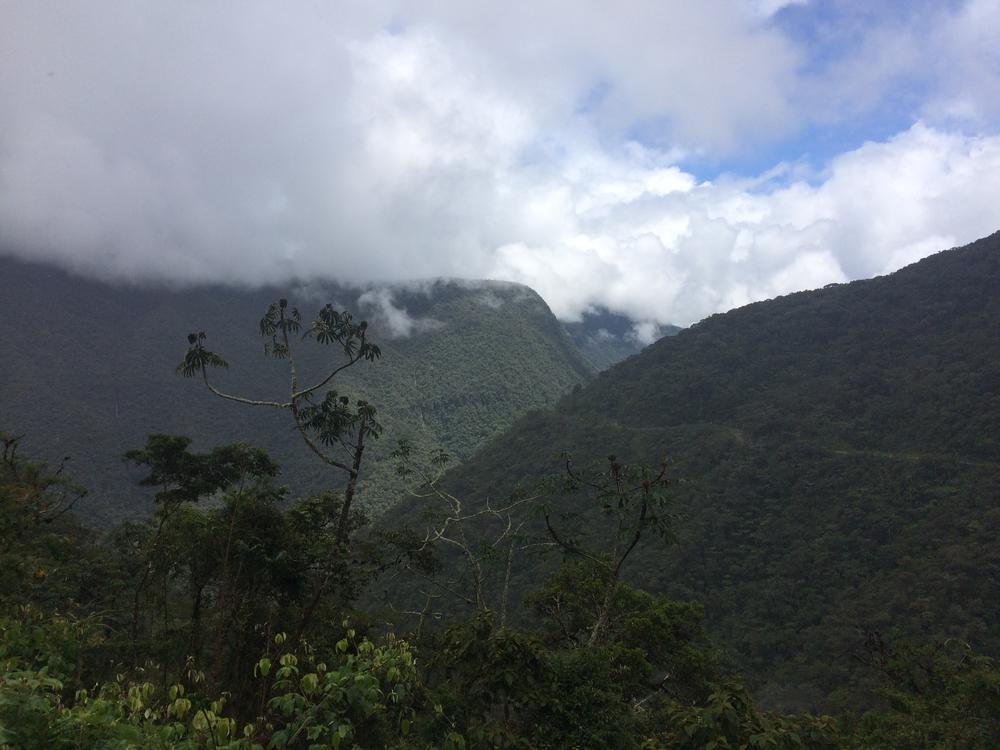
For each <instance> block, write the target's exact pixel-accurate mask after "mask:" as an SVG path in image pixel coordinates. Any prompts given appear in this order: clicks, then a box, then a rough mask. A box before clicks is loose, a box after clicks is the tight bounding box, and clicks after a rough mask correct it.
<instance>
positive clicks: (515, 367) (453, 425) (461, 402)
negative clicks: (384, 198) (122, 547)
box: [0, 259, 591, 524]
mask: <svg viewBox="0 0 1000 750" xmlns="http://www.w3.org/2000/svg"><path fill="white" fill-rule="evenodd" d="M0 279H2V282H0V289H2V295H3V300H4V312H5V315H6V326H5V332H4V335H3V336H2V337H0V381H2V383H3V388H2V391H0V429H5V430H8V431H11V432H18V433H26V435H27V438H26V440H25V444H26V448H27V449H30V450H31V451H32V452H33V453H35V454H36V455H42V456H48V457H50V458H60V457H62V456H63V455H69V456H71V457H72V462H71V464H70V469H71V471H72V473H73V475H74V477H76V479H77V480H79V481H80V482H82V483H83V484H85V485H86V486H88V487H89V488H90V490H91V494H90V496H89V497H88V498H87V499H86V501H85V503H84V505H82V506H81V509H80V510H81V513H80V515H81V517H82V518H83V519H84V520H85V521H87V522H93V523H101V524H103V523H107V522H109V521H111V520H113V519H115V518H119V517H122V516H128V515H135V514H139V513H142V512H144V511H145V510H146V509H148V499H147V496H146V494H144V493H143V492H141V491H140V490H139V489H138V488H137V487H136V486H135V479H136V476H137V472H135V471H134V470H130V469H129V468H128V467H127V466H125V465H124V464H123V463H122V461H121V459H120V457H121V455H122V453H123V452H124V451H126V450H128V449H130V448H134V447H139V446H141V445H142V444H143V443H144V441H145V436H146V434H147V433H150V432H167V433H180V434H186V435H189V436H191V437H193V438H195V440H196V444H197V445H200V446H202V447H208V446H211V445H214V444H219V443H228V442H235V441H239V440H246V441H250V442H253V443H256V444H258V445H261V446H263V447H266V448H269V449H271V450H272V451H273V452H274V455H275V456H276V458H277V459H278V460H279V462H280V463H281V465H282V467H283V470H284V471H283V474H282V479H281V481H283V482H287V483H290V484H291V485H292V486H293V487H294V488H295V489H296V490H307V489H316V488H323V487H328V486H330V484H331V481H333V480H332V478H331V476H330V475H329V474H326V473H325V472H324V469H323V467H322V466H321V465H319V464H318V463H317V462H316V461H315V460H314V459H313V457H312V456H311V455H309V454H308V452H307V451H306V449H305V448H304V447H303V446H302V445H301V444H300V442H299V440H298V438H297V436H296V435H294V434H293V432H292V429H291V422H290V421H289V419H288V415H287V414H285V413H274V412H271V411H267V410H261V409H253V408H247V407H242V406H240V405H238V404H232V403H228V402H223V401H221V400H219V399H217V398H214V397H212V396H211V395H210V394H208V393H207V392H206V390H205V389H204V388H203V387H202V386H201V384H200V383H198V382H193V381H186V380H183V379H181V378H179V377H177V376H176V375H175V374H174V368H175V366H176V365H177V363H178V361H179V360H180V358H181V355H182V354H183V352H184V349H185V347H186V342H185V336H186V335H187V333H188V332H190V331H205V332H206V333H207V334H208V336H209V338H208V344H209V346H210V347H212V348H213V349H214V350H216V351H218V352H219V353H220V354H222V355H223V356H225V357H226V358H227V359H228V360H229V362H230V364H231V369H230V370H229V371H228V372H224V373H220V374H219V382H220V383H221V384H223V385H224V386H225V387H226V388H227V389H230V390H233V391H237V392H241V393H246V394H248V395H251V396H254V397H265V396H278V395H280V394H282V393H285V394H286V395H287V370H286V369H285V366H284V363H282V362H277V361H274V360H266V359H264V357H263V356H262V342H261V339H260V338H259V336H258V335H257V321H259V319H260V317H261V315H262V314H263V312H264V310H265V309H266V307H267V304H268V303H270V302H271V301H274V300H275V299H277V298H278V297H282V296H287V297H288V298H289V299H290V301H291V303H292V304H295V305H298V306H299V307H300V308H301V310H302V314H303V316H304V317H305V318H306V319H307V320H311V319H312V317H313V316H314V315H315V314H316V312H317V311H318V309H319V308H320V307H321V306H322V305H323V304H324V303H326V302H328V301H332V302H334V303H336V304H337V306H338V307H341V308H346V309H350V310H351V311H352V312H354V313H355V315H356V317H357V318H359V319H361V318H367V319H369V320H370V321H371V322H372V335H371V338H372V340H373V341H375V342H376V343H378V344H379V345H380V346H381V347H382V352H383V356H382V359H381V360H380V361H378V362H376V363H374V364H367V363H364V364H361V365H358V366H356V367H354V368H352V369H351V370H348V371H345V372H344V374H343V376H338V378H337V382H336V384H335V386H336V387H337V389H338V390H339V391H340V392H342V393H346V394H350V395H352V396H359V397H363V398H367V399H369V400H370V401H371V402H372V403H373V404H375V405H376V407H377V408H378V409H379V415H380V420H381V421H382V423H383V425H384V427H385V433H384V435H383V437H382V439H381V440H380V441H379V443H378V444H377V446H376V448H375V450H374V454H373V456H371V457H372V458H374V459H375V461H374V463H372V462H369V463H368V467H367V468H368V471H367V475H368V476H369V477H370V478H371V480H372V481H370V482H369V483H368V485H367V487H366V488H365V494H364V498H365V500H366V502H367V503H368V506H369V508H371V509H372V510H373V511H376V512H377V511H379V510H381V509H384V507H386V506H387V504H389V503H390V502H392V501H393V500H394V498H395V497H396V494H397V491H396V487H395V484H394V483H395V477H394V474H393V471H392V468H391V467H390V466H389V465H388V464H387V463H380V461H379V458H380V457H381V456H384V455H385V454H386V453H387V452H388V451H389V450H391V448H392V446H393V445H394V444H395V442H396V440H397V439H399V438H401V437H407V438H409V439H411V440H413V441H415V442H416V443H417V444H418V445H430V444H436V445H442V446H444V447H445V448H446V449H447V450H449V451H450V452H452V453H453V454H455V455H457V456H458V457H460V458H464V457H465V456H467V455H468V454H469V453H471V451H472V450H473V448H475V447H476V446H477V445H479V444H480V443H482V442H483V441H484V440H485V439H487V438H489V437H490V436H492V435H495V434H497V433H498V432H499V431H501V430H502V429H504V428H505V427H507V426H508V425H509V424H510V423H511V422H512V421H513V420H514V419H515V418H516V417H517V416H519V415H521V414H523V413H524V412H526V411H527V410H529V409H531V408H537V407H540V406H544V405H548V404H551V403H552V402H553V401H554V400H555V399H556V398H557V397H558V396H559V395H560V394H562V393H564V392H566V391H567V390H568V389H570V388H571V387H572V386H574V385H576V384H579V383H582V382H584V381H585V380H586V379H587V378H589V377H590V373H591V368H590V366H589V364H588V363H587V362H586V361H585V360H584V359H583V357H582V355H581V354H580V352H579V351H578V350H577V349H576V347H575V346H574V345H573V343H572V341H571V340H570V338H569V336H568V335H567V334H566V333H565V331H564V330H563V328H562V326H561V325H560V323H559V322H558V321H557V320H556V319H555V318H554V317H553V316H552V313H551V312H550V311H549V309H548V307H547V306H546V305H545V303H544V302H543V301H542V300H541V298H540V297H538V295H537V294H535V293H534V292H533V291H531V290H530V289H528V288H526V287H522V286H518V285H513V284H499V283H459V282H446V281H438V282H428V283H425V284H422V285H419V286H413V287H409V288H395V289H376V290H368V291H366V292H362V291H359V290H351V289H346V288H342V287H336V286H331V285H325V286H322V285H321V286H316V285H314V284H311V285H303V286H301V287H300V288H299V289H297V290H276V289H263V290H256V291H236V290H232V289H223V288H211V289H195V290H186V291H170V290H167V289H163V288H158V289H157V288H138V287H135V288H119V287H112V286H108V285H104V284H100V283H96V282H92V281H86V280H83V279H80V278H75V277H72V276H69V275H67V274H65V273H62V272H60V271H55V270H52V269H49V268H45V267H41V266H35V265H29V264H24V263H19V262H15V261H12V260H6V259H0ZM324 351H326V352H329V350H323V349H322V348H320V347H318V346H317V345H315V344H314V343H313V342H303V344H302V345H301V349H300V352H301V355H300V356H301V358H302V360H303V363H304V365H305V367H304V369H305V371H306V372H307V373H308V372H312V373H316V374H318V373H319V372H320V371H321V365H322V360H321V358H320V355H321V354H322V353H323V352H324ZM327 356H329V353H328V354H327Z"/></svg>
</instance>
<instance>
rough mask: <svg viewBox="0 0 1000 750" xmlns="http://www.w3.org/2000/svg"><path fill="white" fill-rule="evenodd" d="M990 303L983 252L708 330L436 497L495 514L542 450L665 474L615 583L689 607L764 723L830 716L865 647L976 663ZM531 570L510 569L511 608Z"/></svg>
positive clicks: (987, 522)
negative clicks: (928, 651) (958, 642)
mask: <svg viewBox="0 0 1000 750" xmlns="http://www.w3.org/2000/svg"><path fill="white" fill-rule="evenodd" d="M998 290H1000V233H998V234H994V235H992V236H990V237H987V238H984V239H982V240H980V241H978V242H975V243H972V244H971V245H968V246H966V247H963V248H959V249H954V250H950V251H947V252H942V253H939V254H937V255H934V256H932V257H929V258H927V259H925V260H923V261H920V262H919V263H916V264H914V265H912V266H909V267H907V268H904V269H902V270H900V271H898V272H896V273H894V274H891V275H888V276H885V277H880V278H875V279H872V280H868V281H859V282H854V283H851V284H842V285H835V286H831V287H829V288H825V289H821V290H816V291H812V292H802V293H798V294H792V295H788V296H786V297H781V298H778V299H775V300H771V301H768V302H761V303H756V304H752V305H749V306H747V307H744V308H741V309H738V310H734V311H732V312H729V313H726V314H721V315H715V316H712V317H710V318H708V319H706V320H704V321H702V322H700V323H698V324H696V325H694V326H692V327H691V328H689V329H687V330H684V331H682V332H681V333H679V334H678V335H677V336H674V337H670V338H665V339H662V340H660V341H658V342H656V343H654V344H653V345H651V346H650V347H648V348H647V349H646V350H645V351H644V352H642V353H641V354H639V355H638V356H635V357H632V358H630V359H628V360H626V361H624V362H623V363H621V364H619V365H617V366H615V367H613V368H611V369H610V370H608V371H606V372H604V373H601V374H600V375H599V376H598V377H597V378H596V379H595V380H594V381H593V382H592V383H590V384H589V385H587V386H585V387H583V388H582V389H579V390H577V391H575V392H574V393H572V394H570V395H568V396H566V397H565V398H563V399H562V400H561V401H560V402H559V403H558V405H557V406H556V407H555V408H554V409H553V410H551V411H540V412H533V413H532V414H530V415H528V416H526V417H525V418H523V419H521V420H520V421H519V422H518V423H516V424H515V425H514V427H512V428H511V430H509V431H508V432H507V433H505V434H504V435H502V436H501V437H499V438H497V439H495V440H493V441H492V442H490V443H488V444H487V445H486V446H485V447H484V448H483V449H481V450H480V451H479V453H477V455H476V456H475V457H473V458H472V459H471V460H469V461H468V462H466V463H465V464H463V465H462V466H461V467H458V468H457V469H456V470H454V471H453V472H452V473H451V474H450V475H449V476H448V477H446V486H447V487H448V489H449V490H451V491H453V492H455V493H456V494H458V495H460V496H462V497H465V498H468V501H469V502H475V500H474V499H475V498H482V497H484V496H486V495H488V494H489V495H492V496H493V497H497V496H500V495H502V494H503V493H504V492H505V491H506V490H509V489H510V488H511V487H512V486H513V484H514V482H515V479H521V480H523V481H525V482H526V483H528V484H530V478H531V477H537V476H540V475H542V474H545V473H549V472H552V471H557V470H558V464H557V462H556V461H555V460H554V458H553V457H554V454H555V453H556V452H558V451H560V450H568V451H571V452H572V453H573V454H574V455H575V456H576V458H577V460H578V461H584V460H585V459H596V458H599V457H602V456H604V455H607V454H608V453H614V454H616V455H617V456H619V457H620V458H621V459H622V460H642V461H646V462H656V461H658V460H659V459H660V458H661V457H664V456H665V457H666V459H667V460H668V462H669V470H670V475H671V477H672V479H673V485H674V492H675V504H674V510H675V512H677V513H678V514H679V519H678V521H677V525H676V529H677V535H678V542H677V544H676V545H674V546H672V547H671V548H670V549H668V550H667V551H666V552H662V551H657V550H656V549H654V548H644V549H642V550H639V551H637V553H636V559H635V560H634V561H630V571H631V572H630V573H629V577H630V580H631V581H632V582H633V583H635V584H637V585H639V586H641V587H643V588H645V589H647V590H651V591H658V592H665V593H667V594H669V595H671V596H675V597H679V598H690V599H695V600H699V601H702V602H703V603H704V604H705V606H706V620H707V622H708V623H709V626H710V627H711V628H713V629H714V630H715V632H716V633H717V634H718V635H719V636H721V638H722V640H723V642H724V643H725V644H726V645H727V647H728V648H729V649H730V650H731V653H732V654H733V656H734V658H736V659H737V660H738V662H739V663H740V665H741V667H743V668H744V669H745V670H746V672H747V673H749V674H750V675H751V676H752V678H753V679H754V681H755V684H756V686H757V689H758V693H759V694H760V695H761V696H762V697H764V698H765V699H766V700H768V701H769V702H771V703H773V704H777V705H784V706H796V707H816V706H821V705H827V701H828V700H833V701H836V699H837V693H836V692H835V691H836V690H838V689H839V688H841V687H843V686H844V685H846V684H848V683H850V681H851V680H853V679H854V675H855V670H854V656H855V655H856V652H857V649H858V648H859V647H860V644H861V643H863V641H864V638H865V634H866V633H871V632H876V631H877V632H885V631H887V630H889V629H892V628H896V627H898V628H902V629H904V630H907V631H910V632H920V633H933V634H938V635H951V636H959V637H962V638H965V639H968V640H969V641H971V642H972V643H973V644H976V645H979V646H981V647H983V648H985V649H986V650H987V652H988V653H994V654H996V653H998V652H1000V618H998V617H997V611H996V602H997V601H1000V551H998V548H997V546H996V543H995V529H996V528H998V527H1000V293H998ZM543 569H544V566H538V565H537V564H535V563H534V562H532V563H530V564H528V563H525V564H524V565H523V566H522V568H521V569H520V571H519V574H518V575H519V578H518V581H517V585H518V587H519V590H520V591H526V590H530V589H531V588H533V587H534V586H535V585H536V584H537V581H538V579H539V578H540V577H541V575H542V574H543ZM831 691H834V692H833V693H832V694H831Z"/></svg>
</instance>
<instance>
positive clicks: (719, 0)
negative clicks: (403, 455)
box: [0, 0, 1000, 330]
mask: <svg viewBox="0 0 1000 750" xmlns="http://www.w3.org/2000/svg"><path fill="white" fill-rule="evenodd" d="M785 6H792V7H790V8H789V11H796V12H798V11H800V10H802V4H801V3H797V2H792V3H789V2H780V1H779V0H753V1H751V0H732V2H729V1H727V0H706V2H702V3H687V2H679V1H678V2H653V0H635V1H634V2H629V3H626V4H625V5H624V6H622V7H620V8H619V9H617V10H616V12H615V13H609V12H608V10H607V6H606V5H605V4H603V3H597V2H593V3H591V2H584V3H579V2H569V0H547V1H543V2H538V3H532V4H530V5H526V4H514V5H511V6H508V7H501V6H489V5H486V6H478V5H473V4H467V3H455V4H449V3H444V2H436V1H434V0H426V1H425V2H406V3H402V2H399V3H395V2H392V1H391V0H387V2H383V3H370V4H363V5H362V4H356V5H344V6H340V7H337V8H333V6H328V5H325V4H306V3H294V4H285V5H282V6H280V7H279V6H276V5H274V4H271V3H264V2H241V3H235V2H234V3H211V4H197V3H182V4H169V5H164V4H159V3H152V2H149V3H142V2H120V3H117V2H108V3H101V4H96V5H95V4H92V3H85V2H70V3H63V2H59V3H57V2H54V1H50V0H36V1H35V2H32V3H24V4H7V5H4V6H3V10H2V14H3V19H2V20H3V23H0V49H4V50H5V53H6V56H5V61H4V64H3V65H2V66H0V101H2V102H3V105H2V106H0V252H3V253H11V254H15V255H19V256H25V257H31V258H39V259H47V260H54V261H56V262H60V263H62V264H64V265H67V266H70V267H72V268H75V269H77V270H80V271H83V272H86V273H90V274H94V275H101V276H104V277H109V278H117V279H123V278H124V279H145V278H158V279H170V280H175V281H178V282H182V283H185V282H198V281H231V282H235V283H250V284H253V283H260V282H264V281H282V280H285V279H289V278H298V279H303V278H310V277H336V278H339V279H340V280H343V281H348V282H387V281H399V280H405V279H411V278H427V277H432V276H439V275H444V276H452V277H465V278H476V277H493V278H500V279H510V280H515V281H519V282H522V283H526V284H529V285H530V286H532V287H534V288H536V289H537V290H538V291H539V292H540V293H541V294H542V295H543V296H544V297H545V298H546V299H547V300H548V301H549V303H550V304H551V305H552V307H553V309H554V310H555V311H556V312H557V314H559V315H561V316H563V317H566V318H573V317H575V316H578V315H580V314H581V312H582V311H583V310H585V309H586V308H587V307H588V306H592V305H603V306H607V307H609V308H611V309H613V310H616V311H620V312H624V313H627V314H629V315H631V316H632V317H634V318H635V319H636V320H639V321H646V322H647V323H648V324H649V326H652V325H653V324H655V323H690V322H692V321H693V320H696V319H698V318H700V317H702V316H704V315H706V314H709V313H712V312H715V311H718V310H722V309H727V308H729V307H732V306H734V305H738V304H742V303H745V302H748V301H751V300H755V299H761V298H764V297H770V296H773V295H775V294H782V293H786V292H790V291H793V290H796V289H801V288H807V287H812V286H819V285H822V284H825V283H829V282H831V281H841V280H844V279H848V278H858V277H862V276H868V275H872V274H874V273H879V272H882V271H885V270H890V269H892V268H895V267H898V266H899V265H902V264H903V263H905V262H908V261H910V260H914V259H916V258H918V257H921V256H922V255H925V254H927V253H928V252H932V251H934V250H938V249H941V248H943V247H947V246H949V245H953V244H957V243H960V242H964V241H967V240H971V239H974V238H975V237H977V236H980V235H983V234H986V233H988V232H990V231H993V230H995V229H997V228H998V227H1000V211H998V209H997V201H996V200H995V196H996V195H997V194H998V191H997V188H998V179H1000V177H998V175H1000V168H998V167H1000V156H998V151H1000V141H998V139H997V137H996V136H993V135H991V132H992V130H991V127H990V126H991V124H995V122H996V120H995V118H996V116H997V109H996V102H997V101H1000V96H997V97H995V98H992V99H991V98H990V96H989V94H992V93H995V92H997V90H998V88H997V81H998V80H1000V73H998V71H997V70H996V62H997V59H998V58H997V53H996V50H997V49H998V48H1000V45H997V44H994V42H995V41H996V40H995V38H994V37H995V35H996V32H995V30H996V29H997V28H1000V24H992V25H991V21H992V20H995V13H996V11H995V8H996V6H995V4H993V3H990V2H987V1H986V0H973V2H970V3H968V4H966V5H963V6H962V7H960V8H958V9H957V10H955V11H954V12H950V11H949V12H948V14H946V15H944V16H940V23H937V24H936V25H934V27H933V28H930V27H929V26H926V27H920V28H915V27H913V28H911V27H907V29H905V30H903V31H902V32H900V33H899V34H897V35H893V34H891V33H890V32H888V31H886V30H885V28H884V25H883V26H878V27H877V28H875V29H873V31H872V34H873V35H874V36H871V37H870V39H874V40H876V41H878V40H879V39H888V40H892V42H893V44H892V45H887V44H882V43H875V42H871V41H870V40H869V41H867V42H866V43H865V44H863V45H862V47H863V50H870V53H869V52H865V53H864V54H866V55H867V54H870V55H871V56H876V52H877V53H878V55H881V57H878V60H879V61H880V62H879V66H880V67H873V66H871V65H869V66H868V67H867V69H866V67H865V65H864V64H861V65H859V64H858V63H851V62H850V61H846V60H845V61H838V64H837V65H833V64H831V65H828V66H826V67H824V68H823V69H822V70H820V71H819V72H818V73H816V72H809V73H803V72H802V66H803V63H804V61H805V60H806V59H807V50H804V49H803V48H802V47H801V45H799V44H797V43H796V41H795V39H793V38H791V37H790V36H789V35H788V34H787V33H785V32H784V31H782V29H781V28H780V25H778V24H775V23H773V22H772V17H773V16H774V14H775V13H777V12H778V11H779V10H781V9H782V8H784V7H785ZM806 9H808V7H806ZM991 29H992V31H991ZM878 34H881V36H877V35H878ZM918 43H926V44H931V45H933V48H934V49H935V50H937V51H938V53H939V54H938V55H937V56H938V58H940V59H945V60H950V61H951V62H950V63H949V64H948V65H937V64H936V63H935V64H932V65H929V66H928V72H927V81H929V82H930V83H929V85H930V84H933V85H931V86H930V87H931V89H932V94H933V95H932V96H930V97H929V98H927V99H926V101H923V102H922V103H921V108H920V112H919V114H922V115H923V116H924V117H925V122H926V123H928V124H923V123H918V124H917V125H914V126H913V127H910V128H909V129H906V130H904V131H903V132H901V133H899V134H898V135H896V136H895V137H893V138H891V139H888V140H884V141H882V142H879V143H869V144H866V145H864V146H862V147H860V148H856V149H853V150H851V151H849V152H847V153H844V154H842V155H840V156H839V157H836V158H834V159H833V160H832V161H830V163H829V164H828V165H826V167H825V169H824V171H822V172H821V173H819V174H811V173H807V174H806V175H805V177H801V176H796V175H797V170H799V169H800V168H799V167H796V166H795V165H792V166H788V167H786V166H784V165H782V166H779V167H778V168H776V169H775V170H772V172H771V173H769V174H766V175H763V176H760V177H756V178H736V177H726V176H721V177H717V178H714V179H713V180H712V181H710V182H709V181H704V180H702V179H699V178H696V177H695V176H694V175H692V174H690V173H689V172H687V171H685V170H684V169H682V168H680V167H678V164H679V163H684V159H685V158H686V157H688V156H690V155H692V154H702V155H706V154H707V155H714V157H713V158H718V155H720V154H726V153H737V152H739V151H740V150H741V149H746V148H751V147H752V146H753V144H755V143H761V142H764V141H766V140H767V139H775V138H778V139H780V138H781V137H782V136H784V135H787V134H790V133H794V132H795V131H796V130H797V129H798V128H801V127H803V126H806V125H808V124H809V123H813V124H815V122H817V121H818V120H817V118H819V120H822V121H826V122H828V121H831V120H832V119H836V117H837V112H838V111H841V110H842V111H843V112H844V113H845V114H844V116H849V115H850V114H851V113H853V112H855V111H858V110H859V109H863V108H864V107H866V106H869V104H866V103H865V101H863V99H864V98H865V97H869V98H872V99H873V100H879V98H880V97H882V98H883V99H884V97H885V94H886V91H885V87H886V86H889V85H890V84H891V83H892V82H893V81H895V80H897V79H898V77H899V71H906V72H907V74H908V75H911V76H912V75H916V74H915V73H914V72H913V61H912V57H911V51H912V50H913V49H914V45H915V44H918ZM893 45H894V46H893ZM861 59H862V63H864V60H865V59H867V58H864V56H863V55H862V58H861ZM872 59H875V58H874V57H872ZM974 62H985V63H986V64H985V65H980V66H978V67H977V65H975V64H973V63H974ZM963 66H964V67H963ZM991 66H993V67H991ZM952 69H954V70H956V71H957V70H965V71H966V73H965V74H962V75H959V74H958V73H954V74H952V73H950V72H949V71H950V70H952ZM863 73H865V74H867V78H866V77H865V76H864V75H862V74H863ZM834 83H835V84H836V85H833V84H834ZM819 84H829V85H828V86H827V89H828V93H829V94H830V99H831V101H836V102H839V104H838V105H837V107H834V108H833V109H830V110H826V111H822V112H820V111H818V109H817V108H816V107H815V106H814V105H815V103H816V100H815V96H814V93H813V92H815V91H816V90H817V86H818V85H819ZM984 92H985V94H984ZM862 93H864V96H862ZM849 104H851V105H855V106H853V107H852V106H848V105H849ZM959 115H960V117H959ZM956 119H961V122H962V123H963V127H964V129H965V132H964V134H963V132H960V131H957V130H953V129H952V128H951V125H953V124H954V122H955V121H956ZM970 123H972V124H975V126H976V127H975V128H972V126H971V125H970ZM970 128H971V129H970ZM640 144H645V145H640ZM371 302H372V304H373V305H375V306H376V307H378V308H379V309H382V308H385V307H386V306H385V305H384V304H382V303H383V302H386V303H391V300H376V299H373V300H371ZM386 309H388V308H386ZM649 326H647V328H648V327H649ZM644 330H645V329H644ZM649 330H652V328H649Z"/></svg>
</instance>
